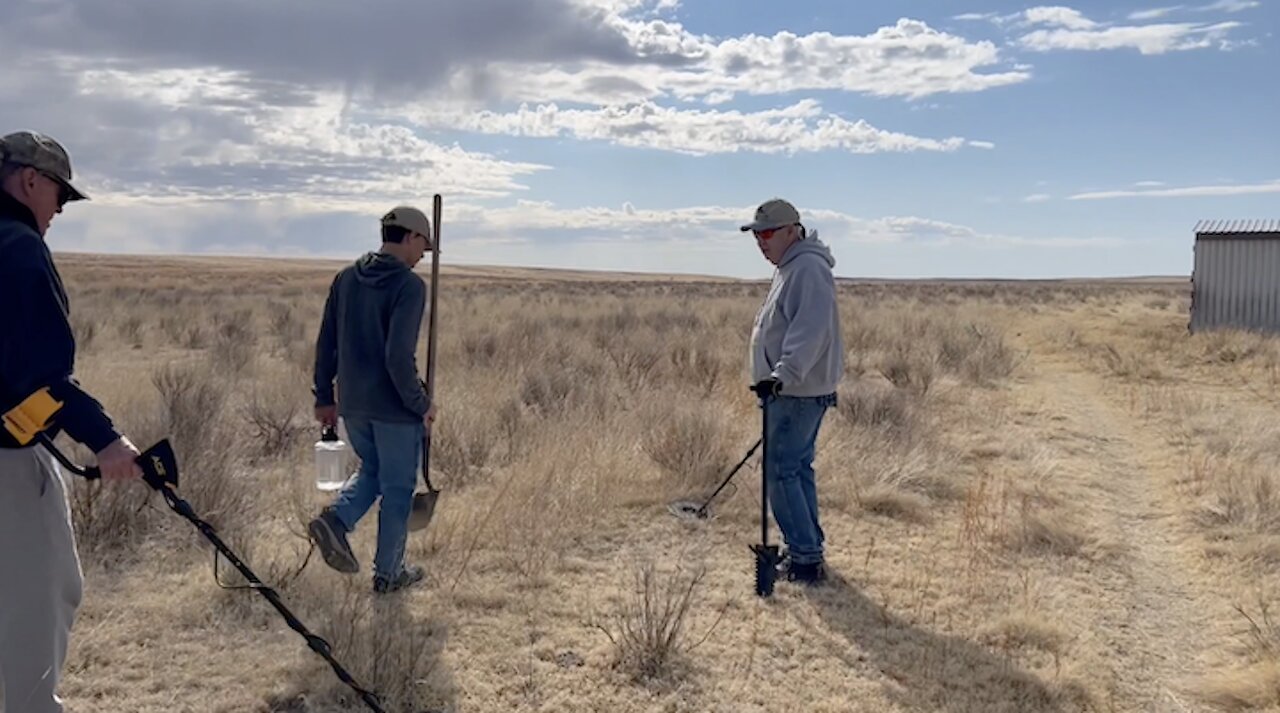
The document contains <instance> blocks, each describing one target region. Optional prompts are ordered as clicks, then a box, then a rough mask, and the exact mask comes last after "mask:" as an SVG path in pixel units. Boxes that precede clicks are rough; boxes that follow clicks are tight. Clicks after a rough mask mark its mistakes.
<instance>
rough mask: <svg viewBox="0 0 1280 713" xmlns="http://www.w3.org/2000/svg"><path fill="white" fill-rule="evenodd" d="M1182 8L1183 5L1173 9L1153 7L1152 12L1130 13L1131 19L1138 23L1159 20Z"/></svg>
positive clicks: (1139, 11) (1175, 6)
mask: <svg viewBox="0 0 1280 713" xmlns="http://www.w3.org/2000/svg"><path fill="white" fill-rule="evenodd" d="M1182 7H1183V6H1182V5H1174V6H1172V7H1153V8H1151V9H1150V10H1138V11H1137V12H1131V13H1129V19H1130V20H1138V21H1145V20H1159V19H1160V18H1162V17H1164V16H1166V15H1169V14H1172V13H1175V12H1177V11H1178V10H1181V9H1182Z"/></svg>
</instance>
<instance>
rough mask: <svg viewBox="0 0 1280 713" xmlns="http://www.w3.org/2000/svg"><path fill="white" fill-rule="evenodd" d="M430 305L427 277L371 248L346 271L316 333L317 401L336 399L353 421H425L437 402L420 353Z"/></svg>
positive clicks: (320, 403) (332, 292)
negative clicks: (425, 381) (421, 371)
mask: <svg viewBox="0 0 1280 713" xmlns="http://www.w3.org/2000/svg"><path fill="white" fill-rule="evenodd" d="M425 310H426V285H425V283H424V282H423V280H422V278H420V277H418V276H417V275H415V274H414V273H413V270H411V269H410V268H409V265H408V264H407V263H405V262H404V261H403V260H401V259H400V258H397V257H395V256H393V255H388V254H387V253H382V252H370V253H366V254H365V255H363V256H361V257H360V259H358V260H356V261H355V263H354V264H352V265H351V266H349V267H347V268H345V269H344V270H342V272H340V273H338V276H337V277H335V278H334V280H333V284H332V285H331V286H330V288H329V297H328V299H327V300H326V301H325V306H324V321H323V322H322V323H321V325H320V334H319V336H318V337H317V339H316V366H315V387H314V392H315V397H316V405H317V406H331V405H333V404H334V403H335V400H336V403H337V404H338V413H339V414H340V415H341V416H342V417H343V418H346V419H351V418H367V419H372V420H377V421H395V422H402V423H412V422H414V421H421V420H422V417H423V416H424V415H425V414H426V413H427V410H428V409H429V408H430V406H431V398H430V396H429V395H428V394H427V393H426V391H425V390H424V389H423V386H422V382H421V381H419V377H418V368H417V362H416V360H415V356H414V353H415V351H416V348H417V344H418V330H419V328H420V326H421V325H422V315H423V313H424V312H425ZM335 379H336V380H337V390H336V393H335V388H334V381H335Z"/></svg>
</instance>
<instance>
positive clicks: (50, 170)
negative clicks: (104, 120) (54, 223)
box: [0, 131, 89, 201]
mask: <svg viewBox="0 0 1280 713" xmlns="http://www.w3.org/2000/svg"><path fill="white" fill-rule="evenodd" d="M0 162H8V163H16V164H19V165H22V166H30V167H31V168H34V169H35V170H37V171H40V172H41V173H43V174H45V175H47V176H49V177H50V178H52V179H53V180H55V181H57V182H58V183H61V184H62V185H63V186H65V187H66V189H67V196H68V198H67V200H69V201H83V200H88V199H89V196H87V195H85V194H84V193H83V192H82V191H81V190H80V189H78V188H76V187H75V186H74V185H72V183H71V157H70V156H68V155H67V150H66V149H64V148H62V144H60V143H58V142H57V141H54V140H53V139H51V138H49V137H48V136H45V135H44V134H38V133H36V132H34V131H15V132H13V133H12V134H8V135H6V136H4V137H3V138H0Z"/></svg>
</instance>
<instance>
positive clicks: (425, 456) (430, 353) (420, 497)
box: [409, 193, 444, 531]
mask: <svg viewBox="0 0 1280 713" xmlns="http://www.w3.org/2000/svg"><path fill="white" fill-rule="evenodd" d="M443 202H444V199H443V198H442V197H441V196H440V194H439V193H437V194H436V195H435V197H434V198H433V199H432V205H431V232H432V236H431V312H430V314H429V316H428V317H427V378H426V381H424V382H423V384H422V386H423V388H424V389H426V391H427V394H428V395H430V397H431V400H432V402H434V401H435V398H436V294H437V288H438V287H439V284H440V279H439V278H440V214H441V212H442V211H443ZM422 480H423V482H424V483H425V484H426V486H427V492H425V493H414V495H413V508H412V509H411V510H410V511H409V529H410V530H415V531H416V530H422V529H425V528H426V527H427V525H429V524H431V518H432V516H433V515H435V512H436V503H437V502H439V500H440V489H439V488H437V487H435V486H434V485H432V484H431V428H430V427H427V429H426V432H425V433H424V434H423V437H422Z"/></svg>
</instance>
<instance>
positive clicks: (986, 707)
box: [809, 573, 1065, 713]
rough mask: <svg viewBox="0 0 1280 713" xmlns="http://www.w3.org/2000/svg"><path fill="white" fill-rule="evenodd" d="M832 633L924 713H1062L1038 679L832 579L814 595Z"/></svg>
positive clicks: (894, 694) (898, 696) (896, 695)
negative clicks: (908, 619)
mask: <svg viewBox="0 0 1280 713" xmlns="http://www.w3.org/2000/svg"><path fill="white" fill-rule="evenodd" d="M809 599H810V600H811V601H812V602H813V604H814V607H815V609H816V610H817V613H818V615H819V617H820V618H821V619H822V621H823V623H824V624H825V626H826V628H827V630H828V631H829V632H830V633H831V634H832V635H835V636H838V637H841V638H843V639H844V640H845V642H847V645H848V650H847V653H846V654H845V657H846V658H847V659H855V660H856V661H855V660H850V664H851V665H854V666H857V667H859V668H862V667H865V666H868V665H869V666H872V667H874V668H875V669H877V670H879V671H880V672H881V673H882V674H883V675H884V676H885V678H886V679H888V681H887V682H886V688H887V689H888V690H887V692H886V695H887V697H888V698H889V699H890V700H892V701H893V702H894V703H897V704H898V705H900V706H902V707H904V708H909V709H914V710H920V711H946V712H948V713H971V712H972V713H976V712H978V711H981V712H983V713H1033V712H1034V713H1059V712H1062V711H1064V710H1065V709H1064V708H1063V707H1062V706H1061V704H1060V703H1059V702H1058V701H1057V697H1056V696H1055V695H1054V692H1053V691H1052V690H1051V689H1050V688H1049V687H1048V686H1046V685H1045V684H1044V682H1042V681H1041V680H1040V679H1039V678H1037V677H1036V676H1034V675H1033V674H1030V673H1027V672H1025V671H1023V670H1021V669H1019V668H1018V667H1017V665H1016V664H1015V663H1014V662H1012V661H1010V660H1009V659H1007V658H1005V657H1001V656H998V655H996V654H994V653H992V652H990V651H988V650H987V649H985V648H983V647H981V646H978V645H977V644H974V643H973V642H971V641H969V640H967V639H964V638H961V637H958V636H952V635H946V634H938V633H934V632H932V631H928V630H926V629H923V628H919V627H917V626H913V625H911V624H909V623H907V622H906V621H904V620H902V619H900V618H898V617H896V616H894V615H893V613H892V612H889V611H886V610H885V609H884V608H883V607H881V606H880V605H879V604H877V603H876V602H874V601H872V600H871V599H869V598H868V597H867V596H866V594H864V593H863V592H862V591H861V590H860V589H859V588H858V587H857V586H855V585H854V584H852V583H850V582H849V581H848V580H846V579H845V578H844V577H842V576H841V575H839V574H836V573H832V575H831V580H830V581H829V582H828V583H827V585H826V586H824V587H819V588H817V589H814V590H812V591H811V592H809Z"/></svg>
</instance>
